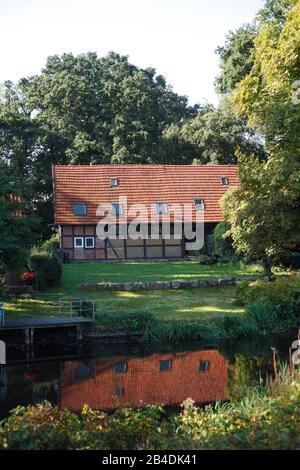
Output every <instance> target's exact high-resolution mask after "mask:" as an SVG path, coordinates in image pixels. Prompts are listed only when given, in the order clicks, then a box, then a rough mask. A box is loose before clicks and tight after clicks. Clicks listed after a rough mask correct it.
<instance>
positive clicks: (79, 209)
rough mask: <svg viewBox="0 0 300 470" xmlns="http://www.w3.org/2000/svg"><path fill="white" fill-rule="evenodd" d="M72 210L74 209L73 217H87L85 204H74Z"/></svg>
mask: <svg viewBox="0 0 300 470" xmlns="http://www.w3.org/2000/svg"><path fill="white" fill-rule="evenodd" d="M73 209H74V215H77V216H83V215H87V207H86V204H83V203H77V204H74V207H73Z"/></svg>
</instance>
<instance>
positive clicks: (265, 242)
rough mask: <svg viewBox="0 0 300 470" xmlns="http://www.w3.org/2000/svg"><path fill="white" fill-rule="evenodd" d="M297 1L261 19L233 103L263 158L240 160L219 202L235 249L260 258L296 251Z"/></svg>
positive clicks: (299, 165)
mask: <svg viewBox="0 0 300 470" xmlns="http://www.w3.org/2000/svg"><path fill="white" fill-rule="evenodd" d="M299 76H300V2H299V1H294V0H290V8H289V9H286V11H285V17H284V21H283V20H282V17H281V16H279V17H278V16H277V15H273V16H271V17H268V18H267V19H266V20H264V21H262V23H261V25H260V28H259V33H258V35H257V37H256V39H255V49H254V65H253V68H252V70H251V72H250V74H249V75H248V76H247V77H246V78H245V79H244V80H242V81H241V83H240V84H238V85H237V87H236V90H235V91H234V93H233V99H232V100H233V103H234V105H235V107H236V109H237V111H238V113H239V114H240V116H244V117H245V118H247V119H248V121H249V123H250V124H251V125H252V126H253V127H255V128H256V129H257V130H258V132H260V133H261V134H262V135H263V136H264V138H265V141H266V146H267V150H268V152H269V159H268V161H267V162H265V163H262V164H258V163H257V162H256V163H255V164H254V162H253V160H252V161H247V160H242V163H241V167H240V180H241V188H240V189H237V190H235V191H233V192H232V193H229V194H228V195H227V196H226V199H225V202H224V210H225V215H226V217H227V220H228V221H229V222H230V223H231V231H230V233H231V236H232V238H233V240H234V243H235V247H236V248H237V249H238V250H239V251H244V252H245V253H246V254H248V255H251V256H255V257H260V258H261V259H263V260H265V265H266V267H267V264H268V260H269V259H276V258H278V256H280V254H283V253H284V252H285V251H286V250H292V249H297V248H298V249H299V248H300V222H299V221H300V105H299V102H298V100H295V99H294V93H295V90H294V86H293V85H294V82H295V80H297V79H298V77H299Z"/></svg>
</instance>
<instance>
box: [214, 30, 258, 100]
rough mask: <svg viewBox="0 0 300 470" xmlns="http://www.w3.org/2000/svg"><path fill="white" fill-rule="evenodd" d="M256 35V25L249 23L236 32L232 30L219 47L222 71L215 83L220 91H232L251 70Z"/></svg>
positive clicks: (222, 92)
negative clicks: (223, 43)
mask: <svg viewBox="0 0 300 470" xmlns="http://www.w3.org/2000/svg"><path fill="white" fill-rule="evenodd" d="M255 36H256V29H255V27H254V26H253V25H249V24H247V25H245V26H242V27H241V28H239V29H238V30H237V31H235V32H232V31H230V32H229V33H228V34H227V37H226V42H225V45H224V46H223V47H218V48H217V51H216V52H217V54H218V55H219V57H220V69H221V73H220V76H219V77H218V78H217V79H216V83H215V84H216V89H217V91H218V92H219V93H221V94H227V93H231V92H232V91H233V90H234V88H235V86H236V85H237V84H238V83H239V82H241V80H243V79H244V78H245V77H246V76H247V75H248V74H249V72H250V71H251V68H252V66H253V60H252V57H251V53H252V51H253V48H254V38H255Z"/></svg>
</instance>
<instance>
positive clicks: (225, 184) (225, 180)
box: [221, 176, 229, 186]
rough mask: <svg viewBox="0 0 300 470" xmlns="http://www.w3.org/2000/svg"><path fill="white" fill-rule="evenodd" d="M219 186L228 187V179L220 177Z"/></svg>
mask: <svg viewBox="0 0 300 470" xmlns="http://www.w3.org/2000/svg"><path fill="white" fill-rule="evenodd" d="M221 185H222V186H228V185H229V179H228V178H226V176H221Z"/></svg>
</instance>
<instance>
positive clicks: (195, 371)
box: [0, 333, 297, 418]
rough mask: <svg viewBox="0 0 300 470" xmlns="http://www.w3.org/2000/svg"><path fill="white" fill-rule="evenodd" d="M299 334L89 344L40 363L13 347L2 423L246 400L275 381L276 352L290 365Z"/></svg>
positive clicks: (0, 376)
mask: <svg viewBox="0 0 300 470" xmlns="http://www.w3.org/2000/svg"><path fill="white" fill-rule="evenodd" d="M295 339H297V334H296V333H295V334H294V335H290V336H288V337H283V338H262V339H256V340H252V341H246V340H243V341H239V342H234V343H226V344H222V345H216V344H206V345H204V344H194V345H180V346H178V347H174V346H170V345H166V344H165V345H152V346H149V345H146V344H136V343H135V344H118V345H112V344H101V345H99V343H98V344H95V343H94V344H85V345H83V346H80V347H79V346H78V345H77V344H76V343H74V344H72V346H69V345H67V342H64V343H63V344H61V347H60V348H59V347H52V349H51V348H49V347H48V346H47V348H46V347H45V345H43V344H42V343H41V344H40V346H39V347H38V348H37V350H36V351H35V354H34V355H33V356H32V357H28V353H27V356H26V351H25V350H24V349H23V348H19V349H18V348H16V347H15V343H14V342H13V343H9V342H8V351H7V364H6V365H5V366H3V365H2V366H0V417H1V418H3V417H6V416H7V415H8V414H9V411H10V410H12V409H13V408H15V407H16V406H18V405H28V404H37V403H41V402H43V401H44V400H47V401H49V402H51V403H53V404H55V405H57V406H58V407H59V408H60V409H64V408H67V409H69V410H72V411H80V410H81V409H82V407H83V405H85V404H87V405H89V406H90V407H91V408H95V409H102V410H107V411H111V410H113V409H115V408H116V406H118V405H131V406H133V407H137V406H139V405H146V404H158V405H163V406H165V407H170V408H174V407H179V406H180V404H181V403H182V402H183V401H184V400H186V399H187V398H192V399H193V400H194V401H195V402H196V403H197V404H199V405H206V404H208V403H214V402H216V401H227V400H232V399H235V398H240V397H241V396H242V394H243V390H244V389H245V387H248V386H253V385H259V384H260V383H261V382H263V381H265V380H266V378H267V377H268V376H271V375H272V374H273V363H272V361H273V357H272V356H273V353H272V348H276V350H277V351H278V353H279V356H280V358H281V360H283V361H285V360H288V354H289V348H290V347H291V344H292V342H293V341H294V340H295Z"/></svg>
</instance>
